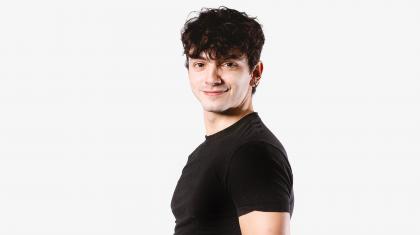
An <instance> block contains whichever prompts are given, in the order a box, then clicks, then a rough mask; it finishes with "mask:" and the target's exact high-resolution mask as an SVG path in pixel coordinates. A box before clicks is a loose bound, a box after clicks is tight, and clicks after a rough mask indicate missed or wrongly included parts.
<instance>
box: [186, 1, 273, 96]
mask: <svg viewBox="0 0 420 235" xmlns="http://www.w3.org/2000/svg"><path fill="white" fill-rule="evenodd" d="M255 19H256V17H250V16H248V15H247V14H246V13H245V12H239V11H237V10H234V9H230V8H227V7H225V6H220V7H219V8H206V7H203V8H202V9H201V11H200V12H199V15H198V16H197V17H193V18H191V19H189V20H187V21H186V22H185V24H184V27H183V28H182V30H181V41H182V44H183V47H184V52H183V54H185V55H186V60H185V66H186V67H187V69H188V57H191V58H198V57H199V55H200V54H201V52H205V53H208V54H209V57H210V58H211V59H212V60H215V59H223V58H240V57H241V56H243V55H244V54H245V56H246V57H247V59H248V66H249V70H250V72H252V70H253V68H254V66H255V65H256V64H257V63H258V61H259V60H260V55H261V50H262V47H263V45H264V40H265V38H264V33H263V31H262V25H261V24H259V23H258V22H257V21H256V20H255ZM255 91H256V86H255V87H253V88H252V95H253V94H254V93H255Z"/></svg>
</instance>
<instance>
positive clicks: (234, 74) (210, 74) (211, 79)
mask: <svg viewBox="0 0 420 235" xmlns="http://www.w3.org/2000/svg"><path fill="white" fill-rule="evenodd" d="M188 77H189V81H190V85H191V89H192V92H193V93H194V95H195V97H196V98H197V99H198V101H199V102H200V103H201V105H202V107H203V109H204V110H205V111H207V112H217V113H223V112H227V111H229V109H232V108H239V109H241V108H242V107H241V106H244V105H246V104H251V98H252V96H251V91H252V86H251V85H252V83H251V79H252V78H253V75H252V73H251V71H250V70H249V66H248V61H247V58H246V56H244V55H242V57H240V58H226V59H219V60H212V59H210V58H209V56H208V54H206V53H204V52H203V53H201V54H200V56H199V58H191V57H189V58H188ZM245 108H247V107H245Z"/></svg>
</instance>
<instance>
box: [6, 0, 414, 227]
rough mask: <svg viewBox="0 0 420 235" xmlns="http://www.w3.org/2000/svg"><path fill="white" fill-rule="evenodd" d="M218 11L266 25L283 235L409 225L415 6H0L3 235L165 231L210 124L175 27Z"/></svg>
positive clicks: (262, 92)
mask: <svg viewBox="0 0 420 235" xmlns="http://www.w3.org/2000/svg"><path fill="white" fill-rule="evenodd" d="M220 5H225V6H228V7H232V8H235V9H237V10H240V11H245V12H247V13H248V14H249V15H251V16H257V17H258V21H259V22H260V23H261V24H262V25H263V30H264V32H265V36H266V43H265V45H264V48H263V52H262V57H261V59H262V61H263V62H264V65H265V66H264V72H263V76H262V79H261V82H260V85H259V86H258V89H257V92H256V94H255V96H254V99H253V100H254V101H253V103H254V108H255V111H257V112H258V113H259V114H260V116H261V117H262V119H263V121H264V122H265V123H266V125H267V126H268V127H269V128H270V129H271V130H272V131H273V132H274V133H275V134H276V136H277V137H278V138H279V140H280V141H281V142H282V143H283V145H284V147H285V148H286V151H287V153H288V156H289V161H290V163H291V165H292V169H293V173H294V189H295V210H294V214H293V217H292V221H291V230H292V234H296V235H297V234H324V235H326V234H331V235H337V234H340V235H346V234H349V235H350V234H351V235H354V234H369V235H371V234H404V235H405V234H420V226H419V223H418V221H419V219H420V202H419V198H420V173H419V171H418V168H419V166H420V161H419V157H420V150H419V143H420V134H419V133H420V125H419V120H420V112H419V107H420V94H419V91H420V82H419V79H420V71H419V70H420V43H419V42H420V16H419V13H420V4H419V1H415V0H411V1H409V0H381V1H379V0H377V1H374V0H364V1H361V0H358V1H356V0H353V1H334V0H323V1H303V0H300V1H257V2H255V1H248V2H245V1H185V2H175V1H173V2H171V3H170V2H169V1H168V2H166V3H164V2H160V1H147V2H142V1H99V0H98V1H80V0H79V1H1V2H0V234H5V235H12V234H39V235H47V234H54V235H57V234H71V235H74V234H89V235H91V234H107V235H108V234H125V235H129V234H172V233H173V229H174V225H175V219H174V217H173V215H172V212H171V209H170V200H171V197H172V193H173V190H174V188H175V185H176V182H177V180H178V178H179V176H180V174H181V170H182V167H183V166H184V164H185V163H186V160H187V156H188V154H189V153H190V152H191V151H192V150H193V149H194V148H195V147H196V146H197V145H198V144H199V143H201V142H202V141H203V140H204V134H205V131H204V123H203V117H202V111H201V106H200V105H199V103H198V101H196V100H195V97H194V96H193V94H192V92H191V90H190V87H189V83H188V78H187V73H186V69H185V68H184V65H183V64H184V57H183V55H182V44H181V41H180V30H181V27H182V26H183V23H184V22H185V20H186V19H187V17H189V13H190V12H191V11H197V10H200V8H201V7H218V6H220ZM190 16H192V15H190Z"/></svg>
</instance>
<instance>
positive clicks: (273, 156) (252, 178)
mask: <svg viewBox="0 0 420 235" xmlns="http://www.w3.org/2000/svg"><path fill="white" fill-rule="evenodd" d="M227 169H228V170H227V173H226V186H227V190H228V193H229V195H230V197H231V199H232V201H233V203H234V204H235V207H236V211H237V215H238V216H241V215H243V214H246V213H248V212H251V211H254V210H258V211H271V212H275V211H277V212H289V213H292V210H293V208H292V207H291V205H290V203H291V202H292V201H293V200H294V199H293V198H292V197H293V175H292V169H291V167H290V164H289V162H288V159H287V156H285V154H283V152H282V151H281V150H280V149H278V148H277V147H275V146H273V145H271V144H269V143H265V142H262V141H256V142H249V143H246V144H243V145H241V146H240V147H239V148H238V149H237V150H236V151H235V152H234V153H233V155H232V158H231V161H230V163H229V166H228V168H227Z"/></svg>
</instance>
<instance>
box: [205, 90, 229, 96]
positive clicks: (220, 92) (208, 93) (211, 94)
mask: <svg viewBox="0 0 420 235" xmlns="http://www.w3.org/2000/svg"><path fill="white" fill-rule="evenodd" d="M226 91H227V90H219V91H203V92H204V93H205V94H206V95H209V96H217V95H221V94H223V93H225V92H226Z"/></svg>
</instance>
